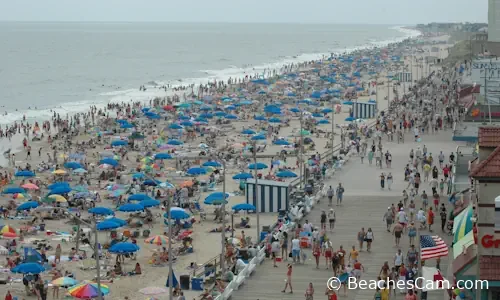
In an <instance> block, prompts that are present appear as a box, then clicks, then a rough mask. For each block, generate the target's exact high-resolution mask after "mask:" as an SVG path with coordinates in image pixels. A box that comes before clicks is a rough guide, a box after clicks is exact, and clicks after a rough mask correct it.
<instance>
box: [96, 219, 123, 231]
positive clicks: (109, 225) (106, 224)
mask: <svg viewBox="0 0 500 300" xmlns="http://www.w3.org/2000/svg"><path fill="white" fill-rule="evenodd" d="M96 227H97V230H101V231H104V230H111V229H116V228H119V227H122V225H120V224H118V223H115V222H113V221H109V220H106V221H102V222H99V223H97V225H96Z"/></svg>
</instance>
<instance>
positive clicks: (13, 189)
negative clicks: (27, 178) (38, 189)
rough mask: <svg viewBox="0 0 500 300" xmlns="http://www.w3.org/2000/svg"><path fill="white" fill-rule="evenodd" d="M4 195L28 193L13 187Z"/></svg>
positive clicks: (7, 189) (4, 192)
mask: <svg viewBox="0 0 500 300" xmlns="http://www.w3.org/2000/svg"><path fill="white" fill-rule="evenodd" d="M2 193H3V194H23V193H26V190H25V189H23V188H20V187H17V186H12V187H6V188H5V189H4V190H3V192H2Z"/></svg>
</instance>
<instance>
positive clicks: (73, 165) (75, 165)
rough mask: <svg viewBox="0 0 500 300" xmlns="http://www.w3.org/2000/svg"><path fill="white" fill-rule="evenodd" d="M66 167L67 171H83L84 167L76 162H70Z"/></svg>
mask: <svg viewBox="0 0 500 300" xmlns="http://www.w3.org/2000/svg"><path fill="white" fill-rule="evenodd" d="M64 167H65V168H67V169H83V166H82V165H81V164H80V163H77V162H76V161H70V162H67V163H65V164H64Z"/></svg>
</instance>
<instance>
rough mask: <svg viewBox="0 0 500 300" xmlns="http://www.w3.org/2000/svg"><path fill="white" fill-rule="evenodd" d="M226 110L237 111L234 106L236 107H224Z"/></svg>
mask: <svg viewBox="0 0 500 300" xmlns="http://www.w3.org/2000/svg"><path fill="white" fill-rule="evenodd" d="M224 109H226V110H235V109H236V106H234V105H226V106H224Z"/></svg>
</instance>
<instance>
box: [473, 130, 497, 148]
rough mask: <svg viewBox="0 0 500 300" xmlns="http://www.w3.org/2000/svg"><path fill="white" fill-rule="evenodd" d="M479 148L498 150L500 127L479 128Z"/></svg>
mask: <svg viewBox="0 0 500 300" xmlns="http://www.w3.org/2000/svg"><path fill="white" fill-rule="evenodd" d="M478 142H479V147H487V148H496V147H497V146H500V127H479V132H478Z"/></svg>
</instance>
